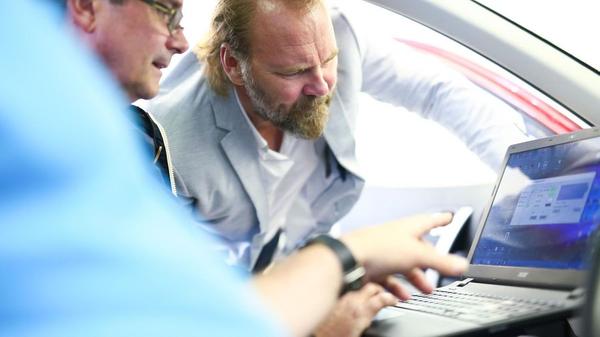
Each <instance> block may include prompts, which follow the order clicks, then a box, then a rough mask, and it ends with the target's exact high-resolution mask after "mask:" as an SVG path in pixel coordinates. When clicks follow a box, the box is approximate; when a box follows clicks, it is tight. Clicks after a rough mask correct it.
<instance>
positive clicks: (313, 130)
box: [242, 67, 332, 140]
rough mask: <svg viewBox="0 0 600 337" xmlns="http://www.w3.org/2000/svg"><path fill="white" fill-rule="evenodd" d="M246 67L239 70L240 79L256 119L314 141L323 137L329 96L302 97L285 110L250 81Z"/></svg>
mask: <svg viewBox="0 0 600 337" xmlns="http://www.w3.org/2000/svg"><path fill="white" fill-rule="evenodd" d="M248 68H249V67H242V77H243V80H244V82H245V83H246V85H245V88H246V92H247V93H248V97H250V101H251V102H252V106H253V107H254V111H255V112H256V113H257V114H258V115H259V116H261V117H262V118H264V119H265V120H268V121H269V122H271V123H272V124H273V125H275V126H276V127H278V128H280V129H282V130H284V131H288V132H290V133H292V134H293V135H295V136H297V137H300V138H303V139H309V140H312V139H317V138H319V137H320V136H321V135H322V134H323V130H324V129H325V126H326V125H327V121H328V120H329V105H330V104H331V97H332V94H328V95H327V96H321V97H316V96H305V95H302V96H301V97H300V98H298V100H296V102H294V103H293V104H292V106H291V107H289V108H286V107H285V106H284V105H283V104H278V103H277V102H276V100H275V99H274V98H273V97H271V96H269V95H268V94H267V92H266V91H265V90H263V89H262V88H261V87H260V86H259V85H258V83H256V81H254V78H253V76H252V75H251V74H250V69H248Z"/></svg>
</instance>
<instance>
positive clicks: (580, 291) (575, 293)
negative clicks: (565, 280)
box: [567, 287, 585, 300]
mask: <svg viewBox="0 0 600 337" xmlns="http://www.w3.org/2000/svg"><path fill="white" fill-rule="evenodd" d="M584 295H585V288H583V287H578V288H575V289H573V290H572V291H571V292H570V293H569V296H567V298H568V299H570V300H575V299H578V298H580V297H583V296H584Z"/></svg>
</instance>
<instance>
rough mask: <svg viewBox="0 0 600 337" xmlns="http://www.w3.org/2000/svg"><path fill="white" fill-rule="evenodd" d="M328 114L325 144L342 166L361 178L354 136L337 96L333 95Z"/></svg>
mask: <svg viewBox="0 0 600 337" xmlns="http://www.w3.org/2000/svg"><path fill="white" fill-rule="evenodd" d="M329 113H330V114H329V121H328V122H327V126H326V127H325V132H324V135H325V140H326V141H327V144H328V145H329V147H330V148H331V151H333V154H334V155H335V157H336V158H337V160H338V161H339V163H340V164H341V165H342V166H344V167H345V168H346V169H347V170H348V171H350V172H352V173H354V174H355V175H357V176H359V177H362V175H361V174H360V167H359V164H358V161H357V160H356V142H355V135H354V132H353V131H352V129H351V128H350V124H349V123H348V120H347V119H346V114H345V113H344V103H343V102H342V100H341V98H340V96H339V95H335V94H334V95H333V101H332V102H331V106H330V108H329Z"/></svg>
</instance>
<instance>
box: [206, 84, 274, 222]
mask: <svg viewBox="0 0 600 337" xmlns="http://www.w3.org/2000/svg"><path fill="white" fill-rule="evenodd" d="M212 108H213V113H214V117H215V124H216V126H217V127H219V128H221V129H223V130H225V132H226V134H225V136H224V137H223V138H222V139H221V147H222V149H223V151H224V152H225V155H226V157H227V159H228V160H229V162H230V164H231V166H232V167H233V169H234V170H235V172H236V174H237V175H238V177H239V179H240V181H241V182H242V185H243V186H244V189H245V190H246V193H247V194H248V196H249V197H250V200H251V201H252V203H253V204H254V208H255V210H256V216H257V218H258V222H259V224H260V229H261V232H263V233H264V232H265V231H266V229H267V228H265V224H266V223H267V221H266V220H267V219H268V214H269V213H268V203H267V198H266V194H265V189H264V186H263V184H262V178H261V172H260V164H259V161H258V157H259V156H258V147H257V145H256V140H255V138H254V135H253V134H252V130H251V129H250V126H249V125H248V122H247V121H246V119H245V118H244V116H243V115H242V114H243V113H244V112H243V111H242V110H241V109H240V106H239V104H238V103H237V100H236V98H235V93H234V92H233V89H232V90H230V91H229V93H228V96H227V97H222V96H215V97H214V99H213V100H212Z"/></svg>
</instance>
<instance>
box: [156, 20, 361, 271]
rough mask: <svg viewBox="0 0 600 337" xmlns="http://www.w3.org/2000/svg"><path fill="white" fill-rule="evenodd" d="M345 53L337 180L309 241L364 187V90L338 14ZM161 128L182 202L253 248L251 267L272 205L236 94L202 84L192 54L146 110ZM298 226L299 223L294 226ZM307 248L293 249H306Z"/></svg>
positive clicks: (319, 207) (332, 148)
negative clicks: (360, 119)
mask: <svg viewBox="0 0 600 337" xmlns="http://www.w3.org/2000/svg"><path fill="white" fill-rule="evenodd" d="M333 22H334V28H335V34H336V38H337V41H338V46H344V49H343V50H341V51H340V53H339V60H338V64H339V66H338V67H339V69H338V83H339V84H338V85H337V87H336V91H335V94H334V97H333V101H332V104H331V107H330V119H329V122H328V124H327V126H326V129H325V132H324V136H323V137H324V139H325V142H326V144H327V150H326V151H325V153H326V156H325V158H324V160H327V162H328V165H329V166H331V167H333V168H335V169H338V170H339V173H340V175H339V177H338V179H335V180H333V181H332V182H331V184H330V185H329V186H328V187H327V188H326V189H325V190H324V192H323V193H322V194H321V195H320V196H318V198H317V199H316V200H315V201H314V203H313V204H312V205H311V209H312V212H313V216H314V218H315V219H317V222H316V223H315V224H314V227H313V228H309V229H306V230H305V232H306V233H307V235H306V237H309V236H311V235H312V234H315V233H319V232H327V231H328V230H329V229H330V227H331V226H332V225H333V224H334V223H335V222H336V221H338V220H339V219H340V218H341V217H342V216H344V215H345V214H347V213H348V212H349V211H350V209H351V208H352V206H353V205H354V204H355V203H356V201H357V200H358V198H359V195H360V192H361V190H362V187H363V185H364V181H363V179H362V178H361V177H360V174H359V169H358V165H357V161H356V154H355V137H354V129H355V122H356V114H357V110H358V104H357V95H356V93H357V92H359V91H360V89H361V88H360V86H361V74H360V69H361V65H360V62H361V61H360V55H359V53H358V44H357V43H356V41H355V38H354V35H353V31H352V30H351V28H350V26H349V25H348V23H347V22H346V20H345V19H344V17H343V16H342V15H340V14H339V13H334V20H333ZM147 109H148V111H149V112H150V113H151V114H152V115H153V116H154V117H155V119H156V120H157V121H158V122H159V123H160V124H161V125H162V126H163V128H164V129H165V131H166V134H167V137H168V143H169V144H168V150H169V152H170V156H171V160H172V164H173V165H174V166H175V168H176V169H177V177H176V183H177V190H178V194H179V195H181V196H184V197H189V198H191V199H192V200H194V205H195V209H196V210H197V211H198V214H199V215H200V218H202V219H203V220H204V221H206V224H205V228H207V229H209V230H210V231H214V232H216V233H218V234H219V235H220V236H221V237H222V238H223V239H224V240H225V242H226V243H230V244H237V243H240V242H248V243H249V245H250V246H249V249H248V250H247V251H246V252H245V253H244V254H243V255H242V256H239V257H238V258H239V262H241V263H242V264H245V265H246V266H248V267H250V266H252V265H253V264H254V262H255V261H256V258H257V256H258V253H259V252H260V249H261V248H262V246H263V244H264V243H265V242H264V241H265V238H264V235H265V228H263V223H265V220H266V219H265V217H267V216H268V209H267V207H268V203H267V199H266V195H265V191H264V188H263V186H262V183H261V178H260V171H259V162H258V158H259V155H258V148H257V146H256V142H255V139H254V135H253V134H252V130H251V129H250V127H249V125H248V123H247V121H246V120H245V117H244V116H243V115H242V114H243V112H242V111H241V109H240V107H239V105H238V103H237V100H236V97H235V94H234V93H233V89H231V91H230V92H229V94H228V95H227V97H222V96H218V95H216V94H215V93H214V92H213V91H212V90H211V88H210V87H209V85H208V82H207V80H206V79H205V78H204V77H203V76H202V64H201V63H200V62H199V61H198V59H197V58H196V55H195V54H194V53H193V52H188V53H187V54H186V55H184V57H183V59H182V61H181V62H180V63H179V64H178V66H177V68H175V69H174V70H173V71H172V73H171V74H169V76H168V78H166V79H165V81H164V82H163V83H162V84H161V90H160V93H159V95H158V97H157V98H155V99H154V100H152V101H151V102H150V104H149V105H148V107H147ZM288 225H289V226H293V223H290V224H288ZM302 241H303V240H301V241H299V242H297V243H294V244H295V245H301V244H302V243H303V242H302Z"/></svg>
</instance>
